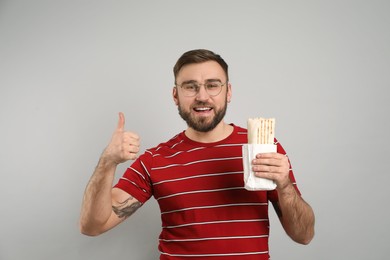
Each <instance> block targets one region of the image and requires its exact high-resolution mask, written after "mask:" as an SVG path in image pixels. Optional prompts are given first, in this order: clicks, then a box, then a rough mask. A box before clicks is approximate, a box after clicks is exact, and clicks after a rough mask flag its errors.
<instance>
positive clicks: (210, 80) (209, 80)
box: [206, 79, 222, 83]
mask: <svg viewBox="0 0 390 260" xmlns="http://www.w3.org/2000/svg"><path fill="white" fill-rule="evenodd" d="M206 82H221V83H222V80H220V79H206Z"/></svg>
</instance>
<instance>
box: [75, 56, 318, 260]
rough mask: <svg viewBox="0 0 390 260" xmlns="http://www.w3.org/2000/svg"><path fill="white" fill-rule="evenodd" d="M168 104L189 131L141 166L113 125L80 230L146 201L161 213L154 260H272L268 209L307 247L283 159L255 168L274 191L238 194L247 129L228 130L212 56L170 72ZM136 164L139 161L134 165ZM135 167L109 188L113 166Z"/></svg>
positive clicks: (133, 147) (222, 77)
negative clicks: (171, 82)
mask: <svg viewBox="0 0 390 260" xmlns="http://www.w3.org/2000/svg"><path fill="white" fill-rule="evenodd" d="M174 76H175V86H174V87H173V92H172V95H173V100H174V102H175V104H176V106H177V107H178V110H179V114H180V116H181V117H182V118H183V119H184V120H185V121H186V122H187V125H188V128H187V129H186V130H185V131H183V132H182V133H179V134H178V135H176V136H175V137H173V138H172V139H170V140H169V141H167V142H165V143H162V144H160V145H158V146H157V147H154V148H152V149H149V150H147V151H146V152H145V153H144V154H142V155H141V156H140V157H139V158H137V153H138V152H139V137H138V136H137V135H136V134H135V133H132V132H126V131H125V130H124V125H125V119H124V115H123V114H122V113H120V114H119V122H118V126H117V129H116V130H115V132H114V134H113V136H112V140H111V142H110V143H109V145H108V146H107V148H106V149H105V150H104V152H103V154H102V155H101V157H100V160H99V163H98V165H97V167H96V170H95V172H94V173H93V175H92V177H91V180H90V181H89V183H88V185H87V188H86V191H85V195H84V200H83V206H82V212H81V218H80V228H81V232H82V233H84V234H86V235H91V236H95V235H99V234H101V233H103V232H105V231H107V230H109V229H111V228H113V227H114V226H116V225H118V224H119V223H121V222H122V221H124V220H125V219H126V218H128V217H129V216H131V215H132V214H133V213H134V212H135V211H136V210H137V209H138V208H139V207H141V206H142V205H143V204H144V203H145V202H146V201H147V200H148V199H149V198H150V197H151V196H154V197H155V198H156V200H157V201H158V203H159V206H160V209H161V220H162V231H161V234H160V238H159V250H160V252H161V256H160V259H181V258H185V259H187V258H189V257H190V258H191V259H205V258H210V257H212V258H213V259H269V253H268V235H269V220H268V201H271V202H272V204H273V206H274V208H275V210H276V212H277V214H278V216H279V218H280V221H281V223H282V225H283V228H284V229H285V231H286V233H287V234H288V235H289V236H290V237H291V238H292V239H293V240H294V241H296V242H298V243H301V244H308V243H309V242H310V241H311V239H312V238H313V236H314V213H313V211H312V209H311V207H310V206H309V205H308V204H307V203H306V202H305V201H304V200H303V199H302V197H301V195H300V193H299V190H298V188H297V187H296V184H295V180H294V175H293V172H292V169H291V167H290V163H289V160H288V157H287V156H286V153H285V151H284V149H283V147H282V146H281V144H280V143H278V142H277V140H276V139H275V142H276V144H277V153H269V154H262V155H260V154H259V155H257V157H256V159H255V160H253V170H254V171H255V173H256V175H257V176H258V177H263V178H268V179H271V180H274V181H275V183H276V184H277V188H276V190H273V191H247V190H245V189H244V182H243V165H242V151H241V147H242V145H243V144H244V143H247V130H246V129H244V128H241V127H238V126H236V125H234V124H226V123H225V122H224V120H223V119H224V116H225V113H226V108H227V104H228V103H229V102H230V100H231V97H232V90H231V85H230V83H229V78H228V65H227V64H226V63H225V61H224V60H223V59H222V58H221V57H220V56H219V55H217V54H215V53H213V52H211V51H208V50H193V51H189V52H186V53H184V54H183V55H182V56H181V57H180V58H179V60H178V61H177V63H176V65H175V67H174ZM136 158H137V159H136ZM133 159H136V160H135V161H134V162H133V164H132V165H131V166H130V167H129V168H128V169H127V171H126V172H125V173H124V174H123V177H122V178H121V179H120V180H119V181H118V183H117V184H116V185H115V186H114V187H113V188H112V186H113V180H114V174H115V169H116V167H117V165H118V164H120V163H123V162H125V161H127V160H133Z"/></svg>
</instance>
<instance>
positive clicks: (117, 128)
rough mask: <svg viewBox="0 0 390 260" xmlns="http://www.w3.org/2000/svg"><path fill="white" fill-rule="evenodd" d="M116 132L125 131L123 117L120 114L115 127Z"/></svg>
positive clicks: (120, 113)
mask: <svg viewBox="0 0 390 260" xmlns="http://www.w3.org/2000/svg"><path fill="white" fill-rule="evenodd" d="M116 130H118V131H124V130H125V115H124V114H123V113H122V112H119V119H118V126H117V127H116Z"/></svg>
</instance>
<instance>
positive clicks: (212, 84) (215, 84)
mask: <svg viewBox="0 0 390 260" xmlns="http://www.w3.org/2000/svg"><path fill="white" fill-rule="evenodd" d="M220 85H221V84H220V83H219V82H209V83H207V84H206V88H207V89H209V90H213V89H218V88H219V87H220Z"/></svg>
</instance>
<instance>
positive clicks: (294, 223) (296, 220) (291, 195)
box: [278, 184, 315, 244]
mask: <svg viewBox="0 0 390 260" xmlns="http://www.w3.org/2000/svg"><path fill="white" fill-rule="evenodd" d="M278 195H279V203H278V205H279V207H280V212H279V217H280V220H281V223H282V225H283V227H284V229H285V231H286V233H287V234H288V235H289V236H290V237H291V238H292V239H293V240H294V241H296V242H298V243H301V244H308V243H310V241H311V240H312V238H313V236H314V222H315V217H314V212H313V210H312V208H311V207H310V205H309V204H308V203H306V202H305V201H304V200H303V199H302V197H301V196H300V195H299V194H298V193H297V191H296V190H295V188H294V187H293V185H292V184H289V185H287V186H286V187H284V188H283V189H281V190H278Z"/></svg>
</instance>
